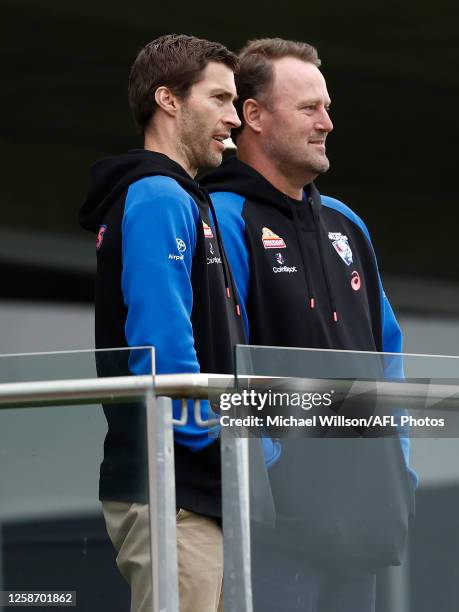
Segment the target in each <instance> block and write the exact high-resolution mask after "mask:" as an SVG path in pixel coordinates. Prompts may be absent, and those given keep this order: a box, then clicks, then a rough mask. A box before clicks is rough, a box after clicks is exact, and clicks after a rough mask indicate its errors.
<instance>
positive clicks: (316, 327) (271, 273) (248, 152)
mask: <svg viewBox="0 0 459 612" xmlns="http://www.w3.org/2000/svg"><path fill="white" fill-rule="evenodd" d="M239 60H240V68H239V72H238V75H237V77H236V86H237V90H238V96H239V97H238V101H237V103H236V107H237V109H238V113H239V118H240V120H241V122H242V125H241V127H240V128H238V129H237V130H235V133H234V135H233V139H234V140H235V142H236V145H237V158H236V157H232V158H230V159H228V160H226V162H224V163H223V164H222V166H221V167H220V168H219V169H218V170H216V171H214V172H212V173H211V174H210V175H208V176H207V177H206V178H205V179H204V181H203V184H204V186H205V187H207V189H208V190H209V192H210V193H211V197H212V200H213V203H214V206H215V209H216V212H217V216H218V218H219V221H220V225H221V227H222V234H223V238H224V242H225V246H226V249H227V252H228V257H229V260H230V263H231V266H232V269H233V273H234V276H235V280H236V284H237V288H238V293H239V296H240V300H241V309H242V314H243V318H244V323H245V327H246V333H247V336H248V340H249V343H250V344H253V345H267V346H287V347H305V348H319V349H338V350H339V349H347V350H356V351H387V352H400V351H401V346H402V344H401V342H402V339H401V332H400V328H399V326H398V324H397V321H396V319H395V316H394V313H393V311H392V308H391V306H390V304H389V301H388V300H387V297H386V295H385V293H384V291H383V289H382V285H381V281H380V278H379V274H378V268H377V263H376V258H375V255H374V252H373V248H372V245H371V242H370V237H369V235H368V230H367V229H366V227H365V225H364V223H363V222H362V220H361V219H360V218H359V217H357V215H356V214H355V213H353V212H352V211H351V210H350V209H349V208H348V207H347V206H346V205H345V204H343V203H342V202H340V201H338V200H336V199H334V198H330V197H327V196H321V195H320V194H319V192H318V190H317V188H316V187H315V185H314V182H313V181H314V180H315V179H316V178H317V177H318V176H319V175H320V174H322V173H324V172H326V171H327V170H328V169H329V160H328V158H327V155H326V140H327V137H328V135H329V134H330V132H331V131H332V130H333V124H332V121H331V119H330V115H329V109H330V103H331V101H330V96H329V94H328V91H327V86H326V82H325V79H324V77H323V75H322V73H321V72H320V70H319V66H320V60H319V58H318V55H317V51H316V49H315V48H314V47H312V46H311V45H309V44H306V43H302V42H294V41H288V40H282V39H278V38H277V39H262V40H255V41H252V42H249V43H248V45H247V46H246V47H245V48H244V49H243V50H242V52H241V54H240V56H239ZM301 442H303V444H302V445H301V447H300V445H297V447H296V449H297V450H298V451H299V453H298V455H297V456H296V465H294V464H291V465H290V466H289V465H287V464H286V462H287V458H288V457H289V456H290V455H289V453H288V452H287V453H285V452H284V451H285V448H286V446H288V444H290V443H289V442H282V445H283V447H284V450H283V452H282V456H281V459H280V460H279V462H278V463H277V464H276V465H275V466H274V467H273V468H272V469H271V470H270V480H271V483H272V485H273V493H274V496H275V503H276V509H277V512H278V528H276V530H275V531H273V532H269V530H266V531H265V532H264V534H262V537H261V538H259V539H258V541H257V546H256V547H255V548H254V551H253V552H254V553H256V549H258V550H262V551H263V553H262V554H260V555H259V556H257V557H256V562H254V565H253V574H254V596H255V602H256V604H257V605H256V607H255V609H257V610H258V609H260V610H263V612H268V611H269V612H271V611H272V612H277V611H278V610H280V609H282V610H283V612H287V611H289V612H290V611H292V612H293V611H298V612H299V611H300V610H301V612H316V611H320V612H370V611H372V610H374V606H375V577H374V573H373V572H371V571H370V572H365V571H362V572H360V571H358V570H356V572H352V571H350V572H349V574H346V569H347V568H346V567H345V566H346V560H345V559H343V560H341V561H340V562H339V563H338V564H337V565H338V567H337V571H334V572H332V573H331V574H329V573H327V572H323V571H318V570H317V567H315V565H314V563H315V561H314V559H311V558H310V557H308V555H310V554H312V553H311V550H309V549H308V547H305V548H304V549H301V545H300V542H301V538H302V534H304V532H305V531H307V530H308V527H309V525H308V520H307V518H306V517H307V516H308V512H309V510H308V507H307V506H304V507H303V506H302V505H301V504H300V507H298V508H296V515H295V521H296V522H295V523H291V524H294V525H295V526H296V527H295V528H294V529H291V531H290V535H288V530H283V528H282V526H283V525H282V517H283V516H284V517H285V516H289V515H290V513H291V511H292V508H291V507H289V506H288V505H287V504H286V502H285V499H284V496H283V495H281V494H279V495H276V492H277V491H279V490H281V489H282V488H284V489H285V488H286V487H287V486H288V487H290V489H292V487H294V490H295V491H297V492H299V494H298V498H300V499H306V503H307V501H308V495H309V500H311V499H313V498H314V496H315V495H316V494H317V492H316V491H315V490H313V489H312V490H311V489H308V487H307V484H306V483H310V482H311V481H313V479H312V478H309V476H308V473H309V472H311V470H312V473H314V472H315V470H316V466H314V465H313V464H311V463H308V462H307V461H305V460H304V456H303V457H302V453H303V452H304V451H305V450H306V449H310V448H312V447H313V446H314V445H313V444H311V442H315V441H311V440H304V441H301ZM401 443H402V446H403V450H404V452H405V458H406V459H407V454H408V453H407V451H408V446H407V443H408V441H407V440H406V439H402V441H401ZM292 446H293V445H292ZM316 448H319V452H320V450H321V449H324V446H323V445H321V446H318V447H317V446H316ZM329 448H330V447H329ZM396 451H397V453H398V454H400V461H401V471H402V472H406V469H405V466H404V462H403V457H402V456H401V453H400V446H398V447H397V445H396ZM308 452H309V451H308ZM313 460H314V461H320V454H319V455H317V456H316V457H315V458H313ZM289 467H290V469H296V473H297V474H298V473H300V474H301V476H299V479H298V478H294V480H293V481H292V478H293V476H292V472H291V471H290V472H289ZM405 476H406V475H405V473H402V476H401V478H402V480H403V479H405ZM403 482H405V480H403ZM287 483H288V484H287ZM312 486H314V485H312ZM303 490H304V491H305V496H304V497H303V498H301V495H302V491H303ZM309 505H311V504H309ZM312 505H313V504H312ZM337 512H338V514H339V508H337ZM316 518H317V517H315V516H313V519H314V520H315V519H316ZM319 518H320V517H319ZM337 520H338V519H337ZM327 528H328V526H327V525H325V526H324V529H325V530H326V529H327ZM315 535H316V534H312V536H313V537H315ZM330 537H332V536H330ZM270 538H272V540H271V542H270V543H269V541H268V540H269V539H270ZM288 538H290V540H288ZM325 548H326V547H325ZM327 552H328V551H327V550H321V551H319V554H324V556H326V555H327ZM371 552H373V551H370V553H371ZM305 559H306V560H308V559H309V562H310V565H308V563H307V562H305ZM332 561H333V560H332ZM349 565H350V563H349ZM262 566H265V568H266V567H267V569H266V575H263V570H260V567H262ZM308 568H309V569H308ZM260 572H261V575H260ZM273 581H275V584H276V585H277V587H276V589H272V588H270V587H269V584H270V583H272V582H273ZM260 585H261V586H260Z"/></svg>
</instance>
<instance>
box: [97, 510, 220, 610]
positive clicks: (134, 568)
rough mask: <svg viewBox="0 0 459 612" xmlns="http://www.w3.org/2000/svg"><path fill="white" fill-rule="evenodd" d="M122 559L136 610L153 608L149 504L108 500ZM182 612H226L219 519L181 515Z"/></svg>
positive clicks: (112, 534) (108, 522) (107, 513)
mask: <svg viewBox="0 0 459 612" xmlns="http://www.w3.org/2000/svg"><path fill="white" fill-rule="evenodd" d="M102 508H103V512H104V517H105V523H106V526H107V532H108V535H109V536H110V539H111V541H112V543H113V545H114V547H115V548H116V550H117V551H118V555H117V558H116V563H117V565H118V569H119V570H120V572H121V574H122V575H123V576H124V578H125V579H126V580H127V582H128V583H129V586H130V587H131V612H152V601H153V600H152V585H151V571H150V563H151V560H150V546H149V541H150V540H149V529H150V527H149V516H148V505H147V504H137V503H132V504H130V503H125V502H112V501H104V502H102ZM177 561H178V578H179V600H180V612H223V589H222V585H223V536H222V531H221V529H220V527H219V525H218V524H217V523H216V521H214V520H212V519H210V518H208V517H206V516H202V515H200V514H195V513H194V512H189V511H188V510H183V509H180V510H179V511H178V513H177Z"/></svg>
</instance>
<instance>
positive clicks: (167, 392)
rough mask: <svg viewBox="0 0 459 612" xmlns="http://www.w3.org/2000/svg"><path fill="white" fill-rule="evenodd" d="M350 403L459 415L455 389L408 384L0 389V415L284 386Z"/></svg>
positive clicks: (222, 378)
mask: <svg viewBox="0 0 459 612" xmlns="http://www.w3.org/2000/svg"><path fill="white" fill-rule="evenodd" d="M350 382H352V397H353V398H358V396H359V395H362V399H363V397H364V396H365V398H366V399H367V400H368V397H369V396H371V395H372V394H373V395H376V394H377V396H378V397H384V399H385V401H386V402H387V403H388V404H393V405H395V406H400V404H403V406H404V407H405V408H422V409H425V408H426V406H425V405H423V406H420V405H419V400H428V404H429V408H431V407H432V406H433V405H435V404H439V405H438V408H441V409H442V410H453V411H456V410H459V385H454V384H448V383H445V384H438V383H436V384H426V383H416V382H411V381H406V382H404V381H397V382H393V381H376V380H374V381H368V380H350V379H322V378H320V379H317V378H286V377H267V376H242V377H239V376H238V377H234V376H231V375H227V374H226V375H224V374H160V375H156V376H153V375H142V376H116V377H102V378H83V379H71V380H49V381H34V382H20V383H2V384H0V409H1V408H13V407H18V408H20V407H31V406H45V405H46V406H49V405H55V404H70V405H71V404H90V403H100V402H107V403H110V402H116V401H127V400H132V401H134V400H139V399H141V398H142V397H144V396H145V394H146V393H147V392H149V391H154V393H155V395H156V396H160V397H170V398H173V399H182V398H189V399H195V400H197V399H206V398H208V397H209V391H210V392H211V394H212V395H214V396H217V395H218V394H219V393H223V392H228V391H234V390H235V389H236V390H237V388H239V389H255V390H259V391H263V390H266V389H268V388H273V387H274V388H275V387H276V386H277V385H279V384H282V385H284V386H283V388H282V391H283V392H286V391H287V389H286V388H284V387H285V385H286V384H288V391H291V392H293V391H296V392H303V393H305V392H311V393H313V392H317V391H320V390H330V389H333V391H334V398H335V399H336V400H339V399H346V398H348V397H349V393H350V388H349V386H350Z"/></svg>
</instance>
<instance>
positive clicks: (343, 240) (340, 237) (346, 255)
mask: <svg viewBox="0 0 459 612" xmlns="http://www.w3.org/2000/svg"><path fill="white" fill-rule="evenodd" d="M328 237H329V238H330V240H331V241H332V245H333V247H334V249H335V251H336V252H337V253H338V255H339V256H340V257H341V259H342V260H343V261H344V263H345V264H346V266H350V265H351V263H352V261H353V260H352V251H351V247H350V246H349V242H348V239H347V236H345V235H344V234H341V233H340V232H329V233H328Z"/></svg>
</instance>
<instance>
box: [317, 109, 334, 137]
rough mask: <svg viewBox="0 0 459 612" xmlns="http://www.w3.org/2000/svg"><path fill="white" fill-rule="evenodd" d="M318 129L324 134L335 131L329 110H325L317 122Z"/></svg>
mask: <svg viewBox="0 0 459 612" xmlns="http://www.w3.org/2000/svg"><path fill="white" fill-rule="evenodd" d="M316 127H317V129H320V130H321V131H322V132H327V133H328V132H331V131H332V130H333V123H332V120H331V119H330V115H329V114H328V111H327V109H325V108H324V109H323V111H322V113H321V116H320V117H319V118H318V120H317V124H316Z"/></svg>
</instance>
